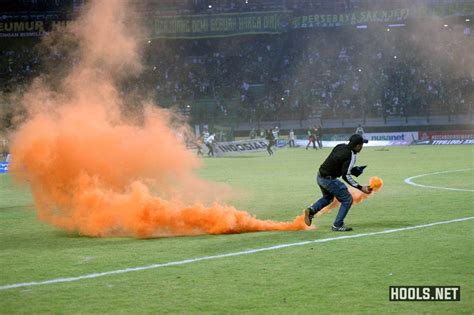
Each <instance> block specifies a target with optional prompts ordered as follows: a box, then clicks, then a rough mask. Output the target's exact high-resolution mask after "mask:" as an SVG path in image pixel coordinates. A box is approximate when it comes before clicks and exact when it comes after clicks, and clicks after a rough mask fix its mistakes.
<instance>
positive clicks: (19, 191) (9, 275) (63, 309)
mask: <svg viewBox="0 0 474 315" xmlns="http://www.w3.org/2000/svg"><path fill="white" fill-rule="evenodd" d="M329 150H330V149H324V150H323V151H305V150H302V149H293V150H289V149H281V150H278V151H277V152H276V154H275V156H273V157H268V156H266V155H265V154H263V153H262V154H256V155H250V156H246V157H235V158H215V159H207V158H206V159H205V160H204V167H203V168H202V169H201V170H200V171H199V174H200V176H202V177H204V178H207V179H210V180H214V181H218V182H225V183H227V184H230V185H231V186H233V187H234V188H236V189H237V190H238V191H240V192H242V194H239V195H240V197H239V198H238V199H236V200H233V201H232V202H231V203H232V204H233V205H234V206H236V207H237V208H239V209H242V210H247V211H249V212H251V213H252V214H255V215H256V216H257V217H258V218H260V219H273V220H280V221H288V220H292V219H293V218H294V217H295V216H296V215H298V214H300V213H301V210H302V209H303V208H304V207H306V206H307V205H308V204H310V203H312V202H313V201H314V200H315V199H317V198H319V197H320V192H319V189H318V188H317V186H316V185H315V172H316V169H317V168H318V167H319V165H320V163H321V162H322V161H323V160H324V158H325V157H326V156H327V154H328V153H329ZM358 164H359V165H363V164H367V165H369V167H368V168H367V169H366V171H365V174H364V175H362V176H361V178H359V180H360V182H361V183H366V182H367V181H368V179H369V178H370V176H373V175H376V176H379V177H381V178H382V179H383V180H384V183H385V185H384V187H383V189H382V191H381V192H379V193H377V194H376V195H374V196H373V197H372V198H371V199H369V200H366V201H365V202H363V203H361V204H359V205H355V206H354V207H353V208H352V209H351V211H350V212H349V215H348V217H347V219H346V222H347V223H348V224H350V225H351V226H353V227H354V229H355V231H354V232H350V233H347V234H343V235H354V234H358V233H367V232H376V231H382V230H386V229H392V228H400V227H406V226H413V225H418V224H424V223H430V222H437V221H443V220H451V219H455V218H461V217H469V216H472V215H473V211H472V210H473V209H474V199H473V197H474V193H473V192H468V191H466V192H463V191H446V190H435V189H425V188H421V187H415V186H411V185H408V184H406V183H404V179H405V178H408V177H412V176H415V175H419V174H428V173H434V172H440V171H449V170H459V169H471V171H466V172H456V173H444V174H437V175H432V176H425V177H420V178H417V179H414V180H413V181H414V182H415V183H419V184H423V185H430V186H445V187H452V188H462V189H470V190H474V146H444V147H434V146H423V147H412V146H410V147H400V148H390V149H389V150H388V151H386V150H383V151H382V150H378V149H376V148H375V149H374V148H364V150H363V151H362V152H361V154H360V155H359V156H358ZM32 204H33V201H32V198H31V196H30V194H29V191H28V189H27V188H25V187H17V186H15V185H14V184H13V183H12V182H11V179H10V177H9V175H7V174H2V175H0V246H1V251H0V267H1V268H0V286H1V285H6V284H13V283H21V282H31V281H42V280H49V279H54V278H59V277H74V276H80V275H86V274H91V273H96V272H104V271H110V270H116V269H123V268H127V267H136V266H146V265H150V264H155V263H166V262H171V261H179V260H184V259H189V258H196V257H203V256H209V255H219V254H224V253H232V252H238V251H244V250H248V249H255V248H261V247H268V246H273V245H278V244H284V243H295V242H300V241H305V240H315V239H324V238H330V237H335V236H341V234H336V233H333V232H331V231H330V226H331V223H332V221H333V220H334V217H335V214H336V211H337V210H333V212H332V213H331V214H327V215H324V216H321V217H320V218H317V219H316V222H315V225H316V227H317V229H316V230H311V231H300V232H263V233H247V234H235V235H202V236H196V237H175V238H161V239H151V240H136V239H132V238H108V239H103V238H89V237H81V236H78V235H74V234H73V235H71V234H68V233H66V232H63V231H61V230H58V229H55V228H53V227H50V226H48V225H46V224H44V223H42V222H40V221H38V220H37V219H36V216H35V212H34V208H33V207H32ZM473 229H474V220H470V221H464V222H459V223H452V224H446V225H437V226H434V227H429V228H423V229H417V230H411V231H403V232H399V233H392V234H385V235H376V236H369V237H364V238H356V239H346V240H337V241H331V242H326V243H314V244H309V245H304V246H295V247H288V248H283V249H279V250H273V251H266V252H259V253H255V254H250V255H243V256H235V257H227V258H222V259H215V260H205V261H199V262H195V263H190V264H186V265H180V266H173V267H164V268H158V269H151V270H144V271H137V272H129V273H124V274H118V275H110V276H105V277H101V278H95V279H88V280H81V281H76V282H70V283H59V284H48V285H42V286H31V287H23V288H16V289H10V290H0V313H1V314H12V313H23V314H26V313H86V314H90V313H113V314H117V313H118V314H122V313H123V314H137V313H139V314H141V313H160V314H164V313H185V314H189V313H192V314H195V313H217V314H228V313H231V314H238V313H257V314H262V313H266V314H274V313H278V314H288V313H291V314H295V313H296V314H308V313H363V314H365V313H371V314H380V313H382V312H383V313H393V314H397V313H403V314H406V313H426V314H433V313H435V314H446V313H450V314H472V313H473V312H474V302H473V301H474V293H473V289H474V285H473V283H474V281H473V280H474V277H473V272H472V262H473V261H474V254H473V253H474V251H473V249H474V248H473V236H472V235H473V233H472V230H473ZM469 266H471V267H469ZM390 285H460V286H461V302H389V301H388V287H389V286H390Z"/></svg>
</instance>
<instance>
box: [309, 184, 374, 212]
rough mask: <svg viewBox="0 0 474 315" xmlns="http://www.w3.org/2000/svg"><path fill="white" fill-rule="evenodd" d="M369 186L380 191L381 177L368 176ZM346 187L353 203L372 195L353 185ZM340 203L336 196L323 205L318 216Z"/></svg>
mask: <svg viewBox="0 0 474 315" xmlns="http://www.w3.org/2000/svg"><path fill="white" fill-rule="evenodd" d="M369 186H370V187H372V189H373V192H378V191H380V189H382V186H383V181H382V179H381V178H379V177H377V176H373V177H371V178H370V181H369ZM348 188H349V192H350V193H351V196H352V200H353V204H358V203H359V202H361V201H362V200H364V199H367V198H369V196H371V195H372V194H366V193H364V192H362V191H360V190H358V189H355V188H353V187H348ZM340 204H341V203H340V202H339V201H337V199H336V198H334V200H333V202H331V204H329V205H328V206H326V207H324V208H323V209H322V210H321V211H319V212H318V214H317V215H318V216H320V215H322V214H324V213H330V212H331V210H332V209H334V208H337V207H339V205H340Z"/></svg>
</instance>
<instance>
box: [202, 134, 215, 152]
mask: <svg viewBox="0 0 474 315" xmlns="http://www.w3.org/2000/svg"><path fill="white" fill-rule="evenodd" d="M215 137H216V135H215V134H214V133H213V134H211V135H209V136H208V137H207V138H205V139H204V144H205V145H206V147H207V148H208V149H209V152H207V156H209V157H211V156H214V139H215Z"/></svg>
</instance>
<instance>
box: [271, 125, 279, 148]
mask: <svg viewBox="0 0 474 315" xmlns="http://www.w3.org/2000/svg"><path fill="white" fill-rule="evenodd" d="M272 133H273V138H274V139H275V145H276V146H278V139H279V138H280V128H278V126H276V127H275V128H273V130H272Z"/></svg>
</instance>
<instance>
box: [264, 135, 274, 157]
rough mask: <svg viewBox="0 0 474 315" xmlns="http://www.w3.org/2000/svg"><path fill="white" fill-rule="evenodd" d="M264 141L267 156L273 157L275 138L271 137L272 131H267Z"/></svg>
mask: <svg viewBox="0 0 474 315" xmlns="http://www.w3.org/2000/svg"><path fill="white" fill-rule="evenodd" d="M265 139H266V140H267V141H268V145H267V152H268V154H269V155H273V151H272V147H273V146H274V145H275V136H274V135H273V132H272V130H270V129H267V132H266V135H265Z"/></svg>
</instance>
